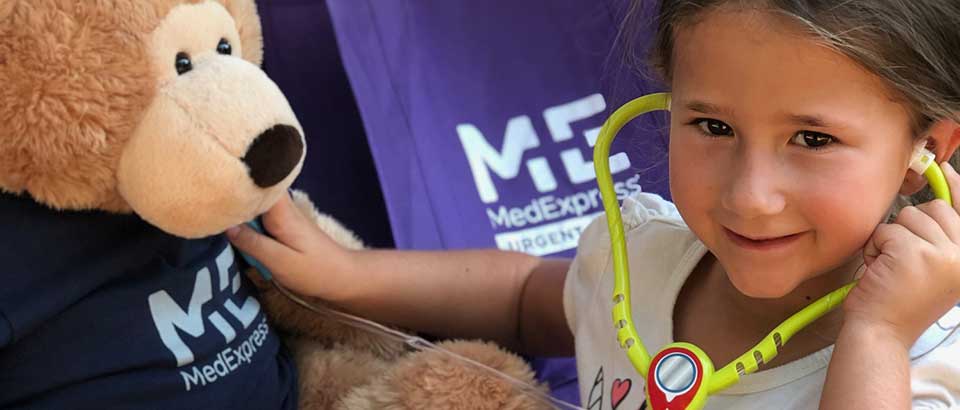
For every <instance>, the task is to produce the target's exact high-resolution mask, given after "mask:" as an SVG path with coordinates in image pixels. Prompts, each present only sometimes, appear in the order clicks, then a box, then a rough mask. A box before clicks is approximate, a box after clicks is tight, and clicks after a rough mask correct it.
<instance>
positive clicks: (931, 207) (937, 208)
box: [917, 200, 960, 244]
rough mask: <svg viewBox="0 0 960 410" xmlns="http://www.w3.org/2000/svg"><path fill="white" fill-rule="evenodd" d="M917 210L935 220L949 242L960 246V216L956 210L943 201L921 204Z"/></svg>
mask: <svg viewBox="0 0 960 410" xmlns="http://www.w3.org/2000/svg"><path fill="white" fill-rule="evenodd" d="M917 208H918V209H919V210H921V211H923V213H925V214H927V216H929V217H930V218H931V219H933V221H934V222H935V223H936V224H937V225H938V226H939V227H940V229H941V230H942V231H943V233H944V234H946V236H947V239H948V240H949V241H951V242H953V243H954V244H960V214H957V211H956V210H955V209H954V208H952V207H951V206H950V205H947V203H946V202H945V201H941V200H933V201H930V202H927V203H925V204H920V205H917Z"/></svg>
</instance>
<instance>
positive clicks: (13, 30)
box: [0, 0, 549, 409]
mask: <svg viewBox="0 0 960 410" xmlns="http://www.w3.org/2000/svg"><path fill="white" fill-rule="evenodd" d="M262 55H263V50H262V38H261V32H260V22H259V19H258V15H257V9H256V4H255V3H254V1H253V0H82V1H81V0H0V226H2V227H3V229H2V231H3V235H0V238H3V239H0V259H2V260H4V261H5V262H4V265H5V267H4V268H0V277H2V279H3V283H4V286H3V287H0V407H4V408H6V407H26V408H118V407H119V408H129V407H135V408H200V407H201V406H203V407H207V408H257V409H267V408H302V409H327V408H347V409H374V408H376V409H380V408H384V409H408V408H478V409H486V408H489V409H493V408H516V409H528V408H542V407H547V406H548V405H549V403H548V402H546V401H544V400H543V399H542V398H541V397H542V392H543V391H544V386H541V385H538V384H537V383H536V382H535V381H534V379H533V374H532V372H531V370H530V369H529V367H528V366H527V365H526V364H525V363H524V362H523V361H522V360H520V359H519V358H518V357H516V356H515V355H513V354H510V353H508V352H506V351H504V350H502V349H500V348H498V347H497V346H495V345H493V344H490V343H481V342H472V341H446V342H442V343H440V346H441V347H443V349H445V350H444V351H434V350H425V351H420V350H418V349H411V348H410V346H409V345H407V344H405V343H404V342H403V341H402V340H398V339H397V338H391V337H388V336H387V335H385V334H383V333H377V332H371V331H369V330H365V329H363V328H358V327H355V326H351V325H349V324H347V323H343V322H339V321H335V320H332V319H331V318H330V317H329V316H325V315H320V314H316V313H314V312H312V311H311V310H309V309H306V308H304V307H303V306H300V305H298V304H297V303H295V302H294V301H292V300H291V299H290V298H289V297H287V296H286V295H284V294H282V293H281V292H279V291H278V289H277V288H276V287H275V286H273V284H272V283H271V282H269V281H267V280H264V279H262V278H261V277H260V276H259V274H258V273H257V272H256V271H255V269H252V268H249V267H248V266H247V265H246V264H245V263H244V262H243V261H242V259H241V258H239V255H237V253H236V252H235V251H234V250H233V248H232V247H231V246H230V245H229V243H228V242H227V241H226V239H225V237H224V235H223V234H222V233H223V232H224V231H225V230H226V229H227V228H229V227H231V226H234V225H237V224H240V223H243V222H245V221H249V220H252V219H254V218H256V217H257V215H259V214H261V213H263V212H265V211H266V210H267V209H269V208H270V207H271V206H272V205H273V204H274V203H276V201H277V200H278V199H279V198H280V197H281V196H282V195H288V193H289V188H290V186H291V184H292V182H293V181H294V179H295V178H296V177H297V175H298V174H299V172H300V169H301V167H302V164H303V159H304V152H305V149H306V147H305V139H304V135H303V130H302V128H301V126H300V124H299V123H298V121H297V119H296V117H295V115H294V113H293V110H292V109H291V107H290V106H289V103H288V102H287V101H286V99H285V98H284V96H283V94H282V92H281V91H280V90H279V89H278V87H277V86H276V85H275V84H274V83H273V82H272V81H271V80H270V79H269V78H268V77H267V76H266V74H265V73H264V72H263V71H262V70H260V68H259V64H260V62H261V59H262ZM317 98H323V96H317ZM331 137H333V138H336V137H337V136H331ZM293 196H294V199H295V202H296V204H297V205H298V207H299V208H300V209H301V211H302V212H304V213H305V214H306V215H310V217H311V219H312V220H313V221H315V222H316V223H317V224H318V225H319V226H320V227H321V229H323V230H324V231H326V232H327V233H328V234H330V236H331V237H333V238H335V239H337V240H338V241H340V242H341V243H343V244H344V245H345V246H349V247H353V248H359V247H362V246H363V245H362V244H361V243H360V241H359V240H358V239H357V238H356V237H355V236H354V235H353V234H352V233H351V232H350V231H348V230H347V229H345V228H343V227H342V226H340V225H339V224H338V223H337V222H336V221H335V220H333V219H332V218H330V217H329V216H325V215H322V214H320V213H319V212H317V210H316V208H315V207H314V206H313V205H312V204H311V203H310V201H309V199H308V198H307V197H306V195H304V194H302V193H298V192H294V194H293ZM308 301H309V303H311V304H314V305H324V304H323V302H322V301H319V300H310V299H308ZM446 352H454V353H456V354H458V355H461V356H463V357H467V358H470V359H471V360H474V361H476V362H479V363H483V364H484V365H486V366H489V367H491V368H493V369H496V370H498V371H500V372H503V373H505V374H508V375H511V377H513V378H514V379H515V380H519V381H521V382H522V383H521V384H523V385H528V386H530V387H529V389H530V390H529V391H533V392H535V393H538V394H540V396H538V394H531V393H530V392H529V391H528V390H527V388H521V387H517V384H516V383H515V381H510V380H507V379H506V378H503V377H499V376H495V375H493V374H491V373H490V372H486V371H482V370H480V369H478V368H477V367H475V366H472V365H469V364H467V363H466V362H465V361H463V360H455V359H453V358H451V355H449V354H447V353H446Z"/></svg>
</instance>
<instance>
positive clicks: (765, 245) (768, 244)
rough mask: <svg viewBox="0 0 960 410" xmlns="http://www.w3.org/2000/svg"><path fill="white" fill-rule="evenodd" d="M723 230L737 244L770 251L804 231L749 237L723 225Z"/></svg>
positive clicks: (784, 245)
mask: <svg viewBox="0 0 960 410" xmlns="http://www.w3.org/2000/svg"><path fill="white" fill-rule="evenodd" d="M723 231H724V232H725V233H726V234H727V237H728V238H730V240H731V241H733V243H735V244H736V245H737V246H739V247H741V248H744V249H749V250H755V251H770V250H774V249H780V248H784V247H786V246H788V245H790V244H792V243H794V242H796V241H797V239H799V238H800V236H802V235H803V234H804V233H805V232H798V233H794V234H790V235H784V236H775V237H761V238H750V237H746V236H743V235H740V234H738V233H736V232H734V231H732V230H730V229H728V228H727V227H723Z"/></svg>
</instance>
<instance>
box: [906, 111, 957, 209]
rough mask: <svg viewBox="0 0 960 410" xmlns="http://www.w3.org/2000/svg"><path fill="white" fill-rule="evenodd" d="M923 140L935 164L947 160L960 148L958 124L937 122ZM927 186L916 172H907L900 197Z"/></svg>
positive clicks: (944, 121)
mask: <svg viewBox="0 0 960 410" xmlns="http://www.w3.org/2000/svg"><path fill="white" fill-rule="evenodd" d="M923 138H925V139H927V149H928V150H930V151H931V152H933V153H934V155H936V156H937V160H936V164H937V166H939V164H940V163H941V162H943V161H946V160H949V159H950V157H951V156H952V155H953V153H954V152H956V151H957V148H958V147H960V124H958V123H957V122H956V121H954V120H948V119H943V120H939V121H937V122H935V123H933V125H932V126H931V127H930V128H929V129H928V130H927V132H926V135H924V136H923ZM926 184H927V181H926V179H925V178H924V177H923V176H922V175H918V174H917V173H916V172H907V175H906V176H904V178H903V185H902V186H901V187H900V194H901V195H913V194H915V193H917V192H919V191H920V189H922V188H923V187H924V185H926Z"/></svg>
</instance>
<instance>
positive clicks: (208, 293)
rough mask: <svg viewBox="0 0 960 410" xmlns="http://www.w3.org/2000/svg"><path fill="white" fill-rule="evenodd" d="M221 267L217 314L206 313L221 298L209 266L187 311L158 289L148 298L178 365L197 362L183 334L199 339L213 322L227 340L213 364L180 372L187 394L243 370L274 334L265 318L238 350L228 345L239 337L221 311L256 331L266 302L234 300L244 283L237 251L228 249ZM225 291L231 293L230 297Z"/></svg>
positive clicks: (218, 265) (200, 276) (199, 278)
mask: <svg viewBox="0 0 960 410" xmlns="http://www.w3.org/2000/svg"><path fill="white" fill-rule="evenodd" d="M215 269H216V271H217V272H216V273H217V275H216V276H217V278H218V281H217V284H218V285H219V286H218V289H217V291H218V292H220V295H217V296H220V297H219V298H218V301H219V300H222V306H221V307H222V309H220V307H216V308H214V309H213V312H212V313H209V314H207V315H206V316H204V314H203V307H204V305H205V304H207V303H208V302H210V301H211V300H213V299H214V296H215V294H214V288H213V275H212V274H211V272H210V269H208V268H207V267H204V268H202V269H199V270H198V271H197V272H196V280H195V282H194V285H193V292H192V295H191V297H190V301H189V303H188V304H187V306H186V309H184V308H183V307H181V305H179V304H178V303H177V302H176V301H175V300H174V299H173V297H171V296H170V294H169V293H168V292H167V291H166V290H159V291H156V292H154V293H153V294H151V295H150V296H149V297H148V298H147V302H148V304H149V306H150V314H151V315H152V317H153V322H154V325H155V326H156V328H157V333H158V334H159V336H160V340H161V341H162V342H163V344H164V346H166V347H167V349H168V350H170V353H171V354H172V355H173V357H174V358H175V359H176V360H177V367H183V366H187V365H189V364H192V363H193V362H194V360H195V355H194V352H193V350H191V349H190V347H189V346H187V343H185V342H184V340H183V337H181V335H183V334H185V335H189V336H191V337H193V338H194V339H199V338H201V337H203V336H204V334H205V333H206V332H207V330H208V329H209V328H208V326H207V325H206V324H207V323H208V322H209V323H210V324H211V325H213V326H212V327H213V329H216V330H217V331H218V332H219V333H220V335H221V336H222V337H223V340H224V342H223V344H224V346H225V347H224V349H222V350H221V351H220V352H218V353H217V354H216V357H215V358H214V360H213V361H212V362H210V363H207V364H203V365H197V366H193V367H192V368H191V369H187V371H181V372H180V373H181V375H182V376H183V379H184V384H185V385H186V389H187V390H190V388H191V386H194V385H197V384H200V385H206V384H208V383H213V382H215V381H216V380H217V379H218V378H219V377H223V376H226V375H227V374H229V373H230V372H232V371H233V370H235V369H236V368H238V367H239V366H241V365H243V364H246V363H250V361H251V357H252V356H253V355H254V354H255V353H256V352H257V349H258V348H259V347H260V346H261V345H262V344H263V341H264V339H265V338H266V335H267V333H268V332H269V326H268V325H267V322H266V318H263V319H261V320H260V323H258V324H257V326H256V327H255V328H253V329H252V330H251V331H250V334H249V335H247V336H245V340H243V341H242V342H241V343H239V344H238V346H236V347H230V346H228V345H229V344H230V343H231V342H233V341H234V340H235V339H236V338H237V332H238V329H236V328H235V327H234V325H231V324H230V322H229V321H228V320H227V318H225V317H224V315H225V314H224V313H221V312H224V311H225V312H227V313H229V315H230V316H232V317H233V318H235V319H236V321H237V322H239V324H240V325H241V326H242V329H240V331H241V332H244V331H246V330H247V329H249V328H251V325H252V324H253V322H254V320H255V319H256V317H257V315H258V314H259V313H260V303H259V302H258V301H257V299H256V298H254V297H253V296H247V297H246V299H245V300H244V301H243V304H242V306H237V304H236V303H235V302H234V301H233V300H232V299H231V296H234V295H237V293H238V291H240V289H241V286H242V283H243V281H242V278H241V276H240V273H239V270H238V269H237V267H236V264H235V263H234V253H233V248H232V247H230V246H226V247H225V248H224V250H223V251H222V252H220V254H219V255H218V256H217V258H216V263H215ZM228 288H229V290H228ZM224 293H226V295H225V296H224V295H223V294H224ZM208 311H209V309H208Z"/></svg>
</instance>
